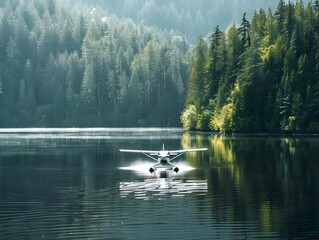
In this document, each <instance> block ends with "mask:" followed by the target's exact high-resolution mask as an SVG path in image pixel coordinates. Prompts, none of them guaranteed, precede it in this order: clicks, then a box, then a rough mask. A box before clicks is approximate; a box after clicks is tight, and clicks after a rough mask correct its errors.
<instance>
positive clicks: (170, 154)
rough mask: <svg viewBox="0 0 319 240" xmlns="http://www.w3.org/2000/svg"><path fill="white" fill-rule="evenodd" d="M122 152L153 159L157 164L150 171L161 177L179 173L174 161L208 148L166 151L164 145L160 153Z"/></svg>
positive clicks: (123, 150)
mask: <svg viewBox="0 0 319 240" xmlns="http://www.w3.org/2000/svg"><path fill="white" fill-rule="evenodd" d="M119 151H120V152H130V153H141V154H143V155H145V156H146V157H148V158H150V159H152V160H153V161H155V162H156V164H154V165H153V166H152V167H151V168H150V169H149V172H150V173H159V175H160V176H163V175H165V176H166V174H167V172H172V171H174V172H175V173H178V172H179V168H178V167H177V166H175V165H174V164H173V163H172V161H173V160H175V159H177V158H178V157H180V156H182V155H183V154H184V153H187V152H200V151H207V148H192V149H183V150H165V146H164V144H163V149H162V150H160V151H152V150H151V151H150V150H134V149H119Z"/></svg>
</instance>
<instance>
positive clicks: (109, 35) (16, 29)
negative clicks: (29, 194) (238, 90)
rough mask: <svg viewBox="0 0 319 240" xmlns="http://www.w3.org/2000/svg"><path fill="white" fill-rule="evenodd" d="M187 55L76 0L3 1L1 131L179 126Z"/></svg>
mask: <svg viewBox="0 0 319 240" xmlns="http://www.w3.org/2000/svg"><path fill="white" fill-rule="evenodd" d="M189 54H190V51H189V50H188V43H187V42H186V40H185V39H184V37H182V36H180V35H179V34H176V33H175V32H174V31H170V32H167V31H160V30H158V29H155V28H150V27H147V26H145V25H143V24H135V23H134V22H133V21H132V20H130V19H127V18H121V19H119V18H117V17H116V16H114V15H110V14H109V15H107V14H106V13H105V12H104V11H103V10H102V9H100V8H89V6H88V5H85V4H83V3H81V2H80V1H70V2H67V1H55V0H29V1H18V0H7V1H1V3H0V112H1V114H0V127H84V126H94V127H97V126H176V125H179V124H180V119H179V115H180V112H181V111H182V109H183V107H184V97H185V89H186V81H187V76H188V65H189V59H190V57H189Z"/></svg>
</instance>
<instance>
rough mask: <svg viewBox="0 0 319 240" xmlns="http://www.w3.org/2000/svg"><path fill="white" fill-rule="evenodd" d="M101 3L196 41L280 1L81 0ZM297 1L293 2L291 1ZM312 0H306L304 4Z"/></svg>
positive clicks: (127, 15) (137, 20)
mask: <svg viewBox="0 0 319 240" xmlns="http://www.w3.org/2000/svg"><path fill="white" fill-rule="evenodd" d="M82 1H84V2H87V3H90V4H93V5H94V4H98V5H99V6H102V7H103V8H105V9H107V10H108V11H109V13H114V14H117V15H118V16H120V17H130V18H132V19H133V20H134V21H136V22H137V23H140V22H143V23H145V25H148V26H156V27H158V28H160V29H167V30H168V31H169V30H170V29H175V30H178V31H180V32H181V34H183V35H186V36H187V38H188V39H190V40H194V39H196V38H197V37H198V36H199V35H202V36H206V35H207V33H209V32H211V31H212V29H214V28H215V27H216V26H217V25H219V26H220V28H221V29H224V30H225V29H226V28H227V27H228V26H229V24H230V23H232V22H237V23H240V20H241V17H242V15H243V13H244V12H247V18H248V19H251V17H252V15H253V13H254V11H255V10H256V9H257V10H259V9H260V8H262V9H265V10H266V11H267V10H268V8H269V7H271V8H272V9H273V10H274V9H275V8H276V6H277V4H278V0H266V1H265V0H197V1H196V0H174V1H172V0H146V1H141V0H116V1H114V0H95V1H91V0H82ZM291 2H294V1H291ZM307 2H309V1H308V0H305V1H304V3H307Z"/></svg>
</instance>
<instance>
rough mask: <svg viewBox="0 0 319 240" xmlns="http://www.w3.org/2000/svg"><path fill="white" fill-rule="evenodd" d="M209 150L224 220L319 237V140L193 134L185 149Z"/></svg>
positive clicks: (208, 167)
mask: <svg viewBox="0 0 319 240" xmlns="http://www.w3.org/2000/svg"><path fill="white" fill-rule="evenodd" d="M202 145H204V146H205V145H208V146H209V159H208V160H207V159H203V158H201V157H199V156H198V155H187V161H188V162H191V163H193V164H195V165H196V168H198V167H200V168H203V169H205V170H204V172H203V175H204V176H206V179H207V181H208V186H209V187H210V190H209V192H208V194H211V198H212V199H214V212H215V214H216V216H217V218H218V219H219V220H220V221H227V222H230V221H238V220H245V221H249V222H256V223H258V224H259V228H260V230H261V231H262V232H264V233H267V232H268V233H269V232H278V233H279V234H280V235H281V237H283V238H289V239H291V238H296V239H297V238H298V239H318V238H319V230H318V229H319V205H318V201H319V175H318V169H319V151H318V149H319V139H318V138H317V137H308V138H306V137H299V138H296V137H270V136H265V137H256V136H255V137H249V136H227V135H226V136H225V135H207V134H188V133H185V134H184V135H183V138H182V146H183V147H184V148H192V147H199V146H202Z"/></svg>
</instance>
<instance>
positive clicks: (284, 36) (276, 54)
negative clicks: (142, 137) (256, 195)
mask: <svg viewBox="0 0 319 240" xmlns="http://www.w3.org/2000/svg"><path fill="white" fill-rule="evenodd" d="M317 12H318V10H317V4H316V3H315V4H313V5H311V4H308V5H307V7H304V5H303V3H302V1H300V2H299V1H298V2H297V3H296V4H294V3H292V2H291V1H289V2H286V1H283V0H280V1H279V3H278V7H277V9H276V11H275V14H274V16H273V14H272V11H271V10H269V11H268V13H266V12H265V11H264V10H260V11H259V12H257V11H256V12H255V13H254V15H253V17H252V21H251V23H250V22H249V21H248V19H247V17H246V14H244V15H243V18H242V21H241V24H240V26H239V28H238V29H237V28H236V27H235V25H233V26H231V27H230V28H229V30H228V32H226V33H222V32H219V28H218V27H217V28H216V29H215V30H214V34H213V35H212V41H211V42H210V45H209V48H210V49H212V50H211V53H210V55H209V57H206V56H205V57H203V58H202V59H196V62H193V63H192V66H191V67H192V69H197V68H196V67H195V66H198V64H197V62H201V66H206V67H201V68H200V69H197V71H196V73H197V74H196V75H195V74H194V75H192V74H191V75H190V78H189V81H190V85H189V91H188V95H187V99H189V97H190V95H191V96H192V98H193V99H194V93H193V91H190V90H191V89H196V88H197V89H202V91H201V94H202V95H204V96H207V98H208V99H207V100H205V101H199V100H198V99H200V98H196V99H197V102H196V101H192V102H187V104H186V109H188V107H189V105H188V104H194V103H195V104H196V108H197V109H209V110H205V112H204V111H198V112H197V114H196V118H197V127H196V128H197V129H204V128H205V119H206V118H205V117H204V116H211V118H210V123H209V127H210V129H211V130H216V131H222V132H223V131H232V132H260V131H262V132H308V131H310V132H313V131H318V129H319V127H318V126H319V124H318V123H319V107H318V106H319V105H318V104H319V100H318V99H319V97H318V96H319V90H318V86H319V67H318V59H319V54H318V53H319V51H318V50H319V41H318V40H319V37H318V36H319V28H318V27H317V28H316V27H315V26H319V25H318V24H319V18H318V17H317V15H318V13H317ZM223 35H225V36H226V37H225V41H224V46H222V45H223V44H220V46H221V47H220V48H219V49H220V51H217V50H216V49H217V48H218V43H222V41H221V39H223V38H222V37H221V36H223ZM200 45H204V43H202V42H199V43H198V44H197V47H196V49H197V50H198V49H200ZM197 50H195V56H198V54H197ZM196 54H197V55H196ZM224 56H227V57H226V58H224ZM218 60H222V61H221V62H219V63H218ZM205 61H206V64H205ZM223 61H224V64H225V65H224V66H225V67H224V68H223V71H221V72H220V73H221V74H218V71H217V69H218V67H221V66H223V65H222V64H221V63H222V62H223ZM207 66H208V67H207ZM217 66H218V67H217ZM198 71H201V73H198ZM206 72H207V73H208V74H207V75H203V78H204V79H205V81H204V83H205V85H204V86H202V85H201V84H202V83H199V82H198V81H197V82H196V81H193V77H194V76H199V75H200V74H204V73H206ZM192 73H193V72H192ZM207 89H209V91H208V93H209V94H207ZM196 94H198V91H197V92H196ZM198 101H199V102H198ZM212 102H213V103H214V104H213V105H211V104H210V103H212ZM199 103H201V104H199Z"/></svg>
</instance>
